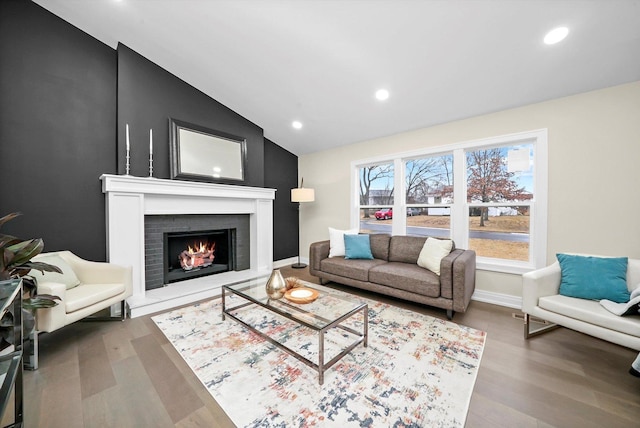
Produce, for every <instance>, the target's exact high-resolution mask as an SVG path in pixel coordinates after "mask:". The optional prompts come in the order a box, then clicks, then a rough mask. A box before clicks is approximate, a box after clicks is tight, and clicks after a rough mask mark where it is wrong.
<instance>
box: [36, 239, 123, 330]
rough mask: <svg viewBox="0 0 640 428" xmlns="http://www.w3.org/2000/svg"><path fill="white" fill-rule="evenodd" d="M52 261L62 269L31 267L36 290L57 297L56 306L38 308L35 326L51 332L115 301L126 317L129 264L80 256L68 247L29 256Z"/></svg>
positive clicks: (47, 261)
mask: <svg viewBox="0 0 640 428" xmlns="http://www.w3.org/2000/svg"><path fill="white" fill-rule="evenodd" d="M33 260H34V261H41V262H45V263H49V264H52V265H56V266H58V267H59V268H61V269H62V271H63V273H62V274H59V273H55V272H45V273H44V274H42V273H40V272H38V271H32V272H31V275H32V276H34V277H35V278H36V279H37V281H38V294H52V295H55V296H58V297H60V301H59V302H58V305H57V306H54V307H53V308H47V309H38V312H37V315H36V323H37V324H36V329H37V330H38V331H45V332H52V331H54V330H57V329H59V328H61V327H64V326H66V325H69V324H71V323H73V322H76V321H78V320H80V319H82V318H86V317H88V316H89V315H93V314H95V313H96V312H98V311H101V310H103V309H106V308H108V307H110V306H111V305H114V304H116V303H121V314H120V318H121V319H125V317H126V305H125V299H126V298H127V297H129V296H131V294H132V293H133V286H132V277H133V276H132V268H131V267H130V266H128V267H124V266H119V265H115V264H111V263H104V262H92V261H88V260H84V259H81V258H80V257H78V256H76V255H75V254H73V253H72V252H70V251H57V252H51V253H42V254H39V255H38V256H36V257H34V258H33Z"/></svg>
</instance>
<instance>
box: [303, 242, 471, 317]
mask: <svg viewBox="0 0 640 428" xmlns="http://www.w3.org/2000/svg"><path fill="white" fill-rule="evenodd" d="M426 239H427V238H426V237H419V236H391V235H388V234H372V235H370V242H371V252H372V254H373V257H374V259H373V260H360V259H355V260H354V259H345V258H344V257H331V258H330V257H329V249H330V247H329V241H328V240H327V241H321V242H314V243H313V244H311V246H310V248H309V273H311V275H314V276H317V277H318V278H320V281H321V282H322V283H325V282H328V281H334V282H338V283H340V284H345V285H349V286H352V287H357V288H362V289H364V290H369V291H374V292H376V293H380V294H385V295H388V296H392V297H397V298H400V299H404V300H409V301H412V302H417V303H422V304H425V305H429V306H435V307H438V308H442V309H446V311H447V318H449V319H452V318H453V315H454V312H464V311H465V310H466V309H467V306H468V305H469V302H470V300H471V295H472V294H473V291H474V289H475V277H476V253H475V251H472V250H461V249H456V248H455V247H454V249H453V250H452V251H451V253H449V255H448V256H446V257H445V258H443V259H442V262H441V264H440V276H438V275H436V274H435V273H433V272H431V271H430V270H427V269H424V268H422V267H420V266H418V265H417V264H416V263H417V260H418V256H419V255H420V251H421V250H422V246H423V245H424V242H425V240H426Z"/></svg>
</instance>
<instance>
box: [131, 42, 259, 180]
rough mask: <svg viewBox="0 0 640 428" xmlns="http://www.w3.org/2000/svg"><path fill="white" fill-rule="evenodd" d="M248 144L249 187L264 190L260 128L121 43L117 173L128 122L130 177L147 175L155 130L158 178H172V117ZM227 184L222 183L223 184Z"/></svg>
mask: <svg viewBox="0 0 640 428" xmlns="http://www.w3.org/2000/svg"><path fill="white" fill-rule="evenodd" d="M170 117H171V118H173V119H178V120H181V121H184V122H189V123H193V124H195V125H200V126H203V127H205V128H210V129H213V130H216V131H221V132H223V133H225V134H231V135H237V136H239V137H242V138H246V140H247V169H246V171H245V182H244V183H226V184H241V185H245V186H254V187H263V186H264V141H263V132H262V128H260V127H259V126H257V125H255V124H254V123H252V122H250V121H249V120H247V119H245V118H244V117H242V116H240V115H239V114H237V113H235V112H234V111H232V110H231V109H229V108H228V107H225V106H224V105H222V104H220V103H219V102H217V101H216V100H214V99H213V98H211V97H209V96H208V95H206V94H204V93H202V92H201V91H199V90H197V89H196V88H194V87H193V86H191V85H189V84H187V83H185V82H184V81H182V80H181V79H179V78H177V77H176V76H174V75H173V74H171V73H169V72H168V71H166V70H164V69H163V68H161V67H159V66H158V65H156V64H154V63H152V62H151V61H149V60H147V59H146V58H144V57H143V56H141V55H140V54H138V53H136V52H134V51H133V50H131V49H130V48H128V47H127V46H125V45H123V44H119V45H118V172H119V173H120V174H124V172H125V152H126V139H125V135H126V133H125V126H126V124H127V123H128V124H129V136H130V144H131V150H130V152H131V174H132V175H137V176H141V177H144V176H147V175H149V129H153V144H154V147H153V158H154V164H153V167H154V174H153V175H154V177H157V178H171V174H170V171H171V170H170V165H169V118H170ZM220 182H222V183H224V181H220Z"/></svg>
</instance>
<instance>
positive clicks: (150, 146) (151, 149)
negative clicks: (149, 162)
mask: <svg viewBox="0 0 640 428" xmlns="http://www.w3.org/2000/svg"><path fill="white" fill-rule="evenodd" d="M149 159H153V129H150V130H149Z"/></svg>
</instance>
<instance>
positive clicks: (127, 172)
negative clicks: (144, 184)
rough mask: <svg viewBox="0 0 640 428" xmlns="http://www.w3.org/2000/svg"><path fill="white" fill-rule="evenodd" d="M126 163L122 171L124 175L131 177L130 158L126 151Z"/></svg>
mask: <svg viewBox="0 0 640 428" xmlns="http://www.w3.org/2000/svg"><path fill="white" fill-rule="evenodd" d="M126 159H127V163H126V165H125V169H124V175H131V174H130V172H131V156H130V155H129V150H127V156H126Z"/></svg>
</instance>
